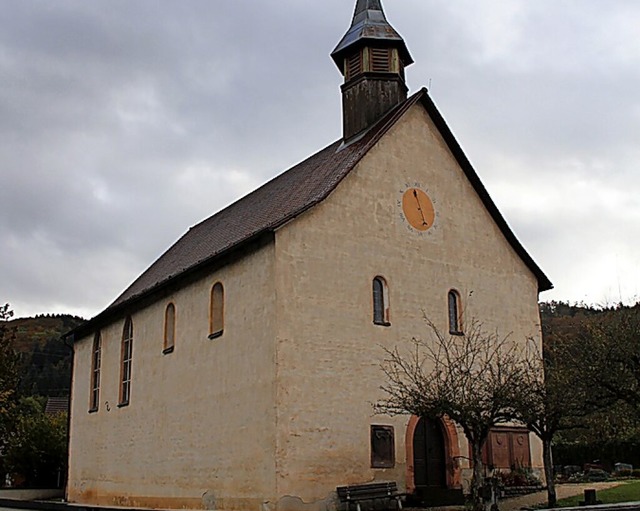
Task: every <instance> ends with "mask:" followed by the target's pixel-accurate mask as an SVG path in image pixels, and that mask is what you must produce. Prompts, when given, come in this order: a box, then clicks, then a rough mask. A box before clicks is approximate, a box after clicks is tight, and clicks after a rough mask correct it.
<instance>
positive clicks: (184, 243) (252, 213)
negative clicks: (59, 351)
mask: <svg viewBox="0 0 640 511" xmlns="http://www.w3.org/2000/svg"><path fill="white" fill-rule="evenodd" d="M417 103H422V105H423V106H424V108H425V109H426V110H427V112H428V113H429V115H430V116H431V118H432V119H433V121H434V123H435V124H436V126H437V127H438V129H439V130H440V133H441V135H442V136H443V138H444V139H445V141H446V142H447V144H448V146H449V149H450V150H451V152H452V153H453V155H454V156H455V158H456V160H457V161H458V163H459V164H460V166H461V167H462V169H463V171H464V172H465V174H466V175H467V177H468V179H469V180H470V182H471V183H472V185H473V186H474V188H475V190H476V192H477V193H478V195H479V196H480V198H481V199H482V201H483V202H484V205H485V207H486V208H487V210H488V211H489V213H490V214H491V216H492V217H493V219H494V221H495V222H496V223H497V224H498V226H499V227H500V229H501V231H502V233H503V234H504V236H505V237H506V238H507V240H508V241H509V243H510V244H511V245H512V247H513V248H514V249H515V251H516V252H517V253H518V254H519V256H520V257H521V258H522V260H523V261H524V262H525V264H526V265H527V266H528V267H529V269H530V270H531V271H532V272H533V273H534V274H535V275H536V277H537V279H538V283H539V289H540V291H544V290H547V289H551V287H552V284H551V282H550V281H549V279H548V278H547V277H546V276H545V275H544V273H543V272H542V270H541V269H540V268H539V267H538V266H537V265H536V263H535V262H534V261H533V259H531V257H530V256H529V254H528V253H527V252H526V251H525V249H524V248H523V247H522V245H521V244H520V242H519V241H518V240H517V238H516V237H515V235H514V234H513V232H512V231H511V229H510V228H509V226H508V225H507V223H506V222H505V220H504V218H503V217H502V215H501V214H500V212H499V211H498V209H497V207H496V206H495V204H494V203H493V201H492V199H491V197H490V196H489V194H488V193H487V191H486V189H485V188H484V186H483V185H482V183H481V182H480V179H479V178H478V175H477V174H476V172H475V171H474V170H473V167H472V166H471V164H470V163H469V161H468V159H467V158H466V156H465V155H464V153H463V151H462V149H461V148H460V146H459V145H458V143H457V141H456V140H455V138H454V136H453V134H452V133H451V131H450V130H449V128H448V126H447V125H446V123H445V121H444V119H443V118H442V116H441V115H440V113H439V112H438V110H437V108H436V106H435V105H434V103H433V102H432V100H431V98H430V97H429V95H428V93H427V90H426V89H422V90H420V91H419V92H417V93H416V94H414V95H413V96H411V97H410V98H408V99H407V100H406V101H404V102H403V103H401V104H400V105H398V106H397V107H395V108H394V109H393V110H391V111H390V112H389V113H388V114H387V115H386V116H385V117H384V118H382V119H381V120H380V121H379V122H378V123H377V124H376V125H375V126H373V127H372V128H371V129H370V130H369V131H367V132H366V133H365V135H364V136H363V137H362V138H361V139H359V140H356V141H354V142H352V143H350V144H349V145H347V146H344V147H343V146H342V140H338V141H337V142H334V143H333V144H331V145H330V146H328V147H326V148H324V149H322V150H321V151H320V152H318V153H316V154H314V155H313V156H311V157H309V158H308V159H306V160H305V161H303V162H301V163H299V164H298V165H296V166H295V167H293V168H291V169H289V170H287V171H286V172H284V173H282V174H280V175H279V176H277V177H276V178H274V179H272V180H271V181H269V182H268V183H266V184H265V185H263V186H261V187H260V188H258V189H257V190H255V191H254V192H252V193H250V194H249V195H246V196H245V197H243V198H241V199H240V200H238V201H237V202H235V203H233V204H231V205H230V206H228V207H227V208H225V209H223V210H222V211H220V212H218V213H216V214H215V215H213V216H211V217H210V218H208V219H206V220H204V221H203V222H201V223H199V224H197V225H195V226H194V227H192V228H191V229H189V231H188V232H187V233H186V234H185V235H184V236H182V238H180V239H179V240H178V241H177V242H176V243H175V244H174V245H173V246H172V247H171V248H169V250H167V251H166V252H165V253H164V254H163V255H162V256H160V258H159V259H158V260H157V261H155V262H154V263H153V264H152V265H151V266H150V267H149V268H148V269H147V270H146V271H145V272H144V273H143V274H142V275H140V277H138V279H136V280H135V281H134V282H133V284H131V286H129V287H128V288H127V289H126V290H125V291H124V292H123V293H122V294H121V295H120V296H119V297H118V298H117V299H116V300H115V301H114V302H113V303H112V304H111V305H110V306H109V307H108V308H107V309H106V310H105V311H103V312H102V313H101V314H99V315H98V316H96V317H95V318H93V319H92V320H90V321H88V322H87V323H85V324H83V325H81V326H80V327H79V328H78V329H76V330H75V331H74V332H73V333H76V334H77V335H84V334H86V333H88V332H90V331H91V329H94V328H99V325H101V324H102V323H105V322H107V321H109V319H110V318H112V317H115V316H117V315H119V314H121V312H122V311H123V310H124V309H125V308H127V307H128V306H129V305H132V304H133V303H134V302H136V301H137V300H139V299H141V298H143V297H146V296H149V295H150V294H152V293H154V292H155V291H159V290H160V289H163V288H164V287H165V286H166V285H168V284H169V283H172V282H174V281H175V279H176V278H177V277H183V276H185V275H186V274H188V273H191V272H194V271H197V270H199V269H201V268H202V267H203V266H206V265H208V264H210V263H212V262H213V261H216V260H217V259H218V258H220V257H221V256H222V255H226V254H227V253H228V252H229V251H230V250H232V249H235V248H237V247H238V246H241V245H242V244H243V243H245V242H248V241H250V240H253V239H255V238H256V237H257V236H259V235H260V234H264V233H266V232H270V231H274V230H275V229H277V228H278V227H280V226H282V225H284V224H285V223H286V222H288V221H290V220H291V219H293V218H295V217H296V216H298V215H300V214H301V213H303V212H304V211H306V210H308V209H309V208H312V207H313V206H315V205H316V204H318V203H319V202H321V201H322V200H324V199H325V198H326V197H327V196H328V195H329V194H330V193H331V192H332V191H333V190H334V189H335V187H336V186H337V185H338V184H339V183H340V181H342V179H344V178H345V176H346V175H347V174H348V173H349V172H350V171H351V170H352V169H353V168H354V167H355V165H356V164H357V163H358V162H359V161H360V159H361V158H362V157H363V156H364V155H365V154H366V153H367V152H368V151H369V150H370V149H371V148H372V147H373V146H374V145H375V144H376V143H377V142H378V140H380V138H381V137H382V136H383V135H384V134H385V133H386V132H387V131H388V130H389V128H390V127H391V126H393V125H394V124H395V123H396V122H397V121H398V119H400V118H401V117H402V115H403V114H404V113H405V112H406V111H407V110H408V109H409V108H410V107H411V106H412V105H414V104H417Z"/></svg>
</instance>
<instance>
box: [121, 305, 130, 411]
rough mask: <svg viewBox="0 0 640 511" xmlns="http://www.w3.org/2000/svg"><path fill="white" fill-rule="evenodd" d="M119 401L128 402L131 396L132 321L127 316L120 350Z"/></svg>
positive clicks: (124, 404)
mask: <svg viewBox="0 0 640 511" xmlns="http://www.w3.org/2000/svg"><path fill="white" fill-rule="evenodd" d="M120 359H121V365H120V403H119V406H126V405H128V404H129V399H130V398H131V363H132V359H133V321H131V318H130V317H128V318H127V319H126V320H125V322H124V328H123V329H122V346H121V351H120Z"/></svg>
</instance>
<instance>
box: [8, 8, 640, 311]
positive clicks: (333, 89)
mask: <svg viewBox="0 0 640 511" xmlns="http://www.w3.org/2000/svg"><path fill="white" fill-rule="evenodd" d="M354 4H355V0H323V1H322V2H318V1H313V0H263V1H261V2H259V1H257V0H180V1H177V0H175V1H168V0H94V1H91V2H87V1H86V0H55V1H53V0H2V6H1V7H2V8H1V9H0V303H5V302H10V303H11V305H12V307H13V309H14V310H15V312H16V315H17V316H28V315H33V314H36V313H46V312H68V313H75V314H79V315H83V316H85V317H90V316H93V315H95V314H96V313H97V312H99V311H100V310H101V309H103V308H104V307H106V306H107V305H108V304H109V303H110V302H111V301H112V300H113V299H114V298H115V297H116V296H117V295H118V294H119V293H120V292H121V291H122V290H123V289H124V288H125V287H126V286H127V285H128V284H129V283H130V282H131V281H132V280H133V279H134V278H135V277H136V276H137V275H139V274H140V273H141V272H142V271H143V270H144V269H145V268H146V267H147V266H148V265H149V264H150V263H151V262H152V261H153V260H154V259H155V258H156V257H158V256H159V255H160V254H161V253H162V252H163V251H164V250H165V249H166V248H168V247H169V246H170V245H171V244H172V243H173V242H174V241H175V240H176V239H177V238H178V237H179V236H181V235H182V234H183V233H184V232H185V230H186V229H187V228H188V227H189V226H191V225H193V224H195V223H197V222H198V221H200V220H201V219H203V218H205V217H207V216H209V215H210V214H212V213H214V212H216V211H218V210H219V209H221V208H222V207H224V206H226V205H228V204H230V203H231V202H233V201H234V200H236V199H237V198H239V197H240V196H242V195H244V194H245V193H247V192H249V191H251V190H252V189H253V188H255V187H256V186H258V185H260V184H262V183H263V182H265V181H266V180H268V179H270V178H271V177H273V176H275V175H276V174H278V173H280V172H281V171H283V170H285V169H286V168H288V167H290V166H291V165H293V164H295V163H297V162H298V161H300V160H302V159H303V158H305V157H306V156H308V155H310V154H312V153H314V152H316V151H317V150H318V149H320V148H321V147H324V146H325V145H327V144H328V143H330V142H332V141H334V140H335V139H337V138H339V136H340V131H341V116H340V94H339V85H340V83H341V76H340V74H339V72H338V70H337V69H336V68H335V66H334V64H333V62H332V61H331V59H330V58H329V56H328V54H329V53H330V52H331V50H332V49H333V48H334V46H335V44H336V43H337V42H338V40H339V39H340V38H341V36H342V35H343V34H344V32H345V31H346V29H347V28H348V25H349V23H350V19H351V15H352V12H353V6H354ZM385 9H386V12H387V16H388V18H389V20H390V21H391V23H392V24H393V25H394V26H395V28H396V29H397V30H398V31H399V32H400V33H401V34H402V35H403V36H404V38H405V40H406V41H407V44H408V46H409V49H410V51H411V52H412V55H413V57H414V59H415V61H416V64H414V65H413V66H412V67H411V68H409V69H408V73H407V79H408V83H409V86H410V89H411V91H416V90H418V89H419V88H420V87H422V86H428V87H429V89H430V91H431V95H432V97H433V99H434V100H435V102H436V104H437V105H438V107H439V108H440V110H441V112H442V114H443V115H444V117H445V119H446V120H447V121H448V123H449V126H450V127H451V128H452V130H453V132H454V133H455V134H456V136H457V138H458V141H459V142H460V144H461V145H462V147H463V148H464V149H465V151H466V153H467V156H468V157H469V159H470V160H471V162H472V163H473V164H474V166H475V168H476V170H477V172H478V173H479V175H480V177H481V178H482V179H483V181H484V183H485V185H486V187H487V188H488V190H489V192H490V193H491V195H492V197H493V198H494V200H495V201H496V203H497V204H498V207H499V208H500V209H501V210H502V212H503V214H504V216H505V217H506V219H507V221H508V222H509V223H510V225H511V226H512V227H513V229H514V231H515V233H516V235H517V236H518V237H519V238H520V240H521V241H522V242H523V244H524V245H525V247H526V248H527V249H528V251H529V252H530V254H531V255H532V256H533V257H534V259H535V260H536V261H537V263H538V264H539V265H540V266H541V267H542V268H543V270H544V271H545V272H546V273H547V275H548V276H549V277H550V279H551V280H552V281H553V282H554V284H555V289H554V290H553V291H551V292H547V293H544V294H543V295H542V296H541V299H544V300H551V299H557V300H569V301H584V302H587V303H595V304H611V303H616V302H619V301H621V300H622V301H635V300H636V299H638V298H639V297H640V199H639V197H638V194H639V192H638V191H639V190H640V168H639V167H640V41H639V36H638V34H640V2H638V0H606V1H603V0H535V1H533V0H386V2H385Z"/></svg>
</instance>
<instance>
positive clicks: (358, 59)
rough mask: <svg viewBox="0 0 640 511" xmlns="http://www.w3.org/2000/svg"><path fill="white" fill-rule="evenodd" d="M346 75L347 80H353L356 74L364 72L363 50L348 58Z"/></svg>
mask: <svg viewBox="0 0 640 511" xmlns="http://www.w3.org/2000/svg"><path fill="white" fill-rule="evenodd" d="M345 67H346V75H345V78H346V79H347V80H351V79H352V78H354V77H355V76H358V75H359V74H360V73H362V71H363V70H362V51H360V50H359V51H357V52H355V53H353V54H352V55H349V56H348V57H347V58H346V65H345Z"/></svg>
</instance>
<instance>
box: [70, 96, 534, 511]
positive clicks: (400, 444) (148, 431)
mask: <svg viewBox="0 0 640 511" xmlns="http://www.w3.org/2000/svg"><path fill="white" fill-rule="evenodd" d="M408 187H419V188H421V189H423V190H425V191H426V192H427V193H428V195H429V197H430V198H431V199H432V200H433V202H434V203H435V210H436V213H437V216H436V220H435V226H434V227H433V228H431V229H429V230H428V231H427V232H424V233H420V232H418V231H416V230H415V229H413V228H411V227H410V226H409V225H408V224H407V222H406V220H405V218H404V216H403V214H402V210H401V208H400V207H399V201H400V199H401V196H402V193H403V191H404V190H405V189H407V188H408ZM376 276H381V277H384V279H385V280H386V282H387V285H388V300H389V307H390V309H389V322H390V325H389V326H381V325H376V324H374V323H373V322H372V306H373V304H372V293H371V286H372V280H373V279H374V278H375V277H376ZM216 282H222V283H223V285H224V291H225V311H224V315H225V322H224V333H223V335H222V336H221V337H219V338H216V339H209V338H208V333H209V332H208V329H209V297H210V292H211V288H212V286H213V285H214V284H215V283H216ZM451 289H455V290H457V291H458V292H459V293H460V296H461V298H462V306H463V321H464V320H466V321H469V320H470V319H471V318H477V319H479V320H481V321H482V322H484V324H485V325H486V327H487V328H488V329H499V331H500V332H502V333H504V334H507V333H510V334H511V338H512V339H514V340H515V342H518V340H521V341H522V342H525V339H526V338H529V337H532V338H535V339H538V340H539V339H540V326H539V315H538V306H537V302H538V289H539V282H538V279H537V278H536V276H535V275H534V274H533V273H532V271H531V269H530V268H529V267H528V266H527V265H526V264H525V262H523V260H522V258H521V257H520V256H519V255H518V253H516V251H515V250H514V248H513V245H512V244H511V243H509V241H508V240H507V239H506V238H505V236H504V233H503V231H502V230H501V229H500V228H499V227H498V226H497V225H496V223H495V221H494V219H493V218H492V216H491V215H490V213H489V212H488V211H487V208H486V207H485V204H484V203H483V201H482V200H481V198H480V197H479V196H478V193H477V192H476V189H474V187H473V186H472V184H471V183H470V182H469V179H468V178H467V176H466V175H465V173H464V172H463V170H462V169H461V167H460V165H459V163H458V160H457V159H456V158H455V157H454V155H453V154H452V152H451V150H450V148H449V146H448V145H447V143H446V141H445V140H444V139H443V137H442V134H441V132H440V131H439V130H438V128H437V127H436V125H435V124H434V122H433V120H432V118H431V117H430V115H429V113H428V112H427V110H426V109H425V108H424V107H423V106H422V104H420V103H416V104H414V105H413V106H411V108H410V109H408V110H407V111H406V112H405V113H404V114H403V116H402V117H401V118H400V119H399V120H398V121H397V122H395V124H394V125H393V126H392V127H391V128H390V129H389V130H388V131H387V132H386V133H385V134H384V135H383V136H382V138H381V139H380V140H379V141H378V142H377V143H376V144H375V145H374V146H373V147H372V148H371V149H370V150H369V151H368V152H367V154H366V155H365V156H364V157H363V158H362V159H361V160H360V161H359V163H358V164H357V165H356V166H355V168H353V170H351V171H350V172H349V173H348V174H347V175H346V177H345V178H344V179H343V180H342V181H341V182H340V184H339V185H338V186H337V187H336V188H335V189H334V190H333V192H332V193H331V194H330V195H329V196H328V197H327V198H326V199H324V200H323V201H322V202H320V203H319V204H317V205H315V206H314V207H312V208H311V209H309V210H307V211H306V212H304V213H303V214H301V215H300V216H298V217H297V218H295V219H293V220H291V221H289V222H288V223H286V224H284V225H283V226H281V227H279V228H278V229H277V230H276V231H275V232H274V233H273V234H272V235H271V236H269V237H267V238H266V240H262V242H261V243H260V244H259V245H257V246H255V247H253V248H252V249H251V250H247V251H245V252H243V253H242V254H241V256H238V257H235V258H234V259H233V260H231V261H228V262H227V263H226V264H224V265H221V266H219V267H217V268H211V269H210V270H208V271H203V272H202V273H201V274H200V275H199V277H198V278H197V279H193V281H191V282H188V283H186V284H183V285H181V286H176V287H175V288H173V289H169V290H168V291H166V292H165V293H164V294H163V295H162V296H160V297H157V298H155V300H154V301H151V302H150V303H146V304H144V305H143V306H139V307H137V308H133V309H132V310H131V318H132V321H133V329H134V344H133V369H132V387H131V400H130V403H129V404H128V406H124V407H118V395H119V394H118V392H119V385H120V356H121V355H120V339H121V336H122V328H123V323H124V317H122V318H121V319H119V320H114V321H112V322H111V323H110V324H108V325H106V326H103V327H102V328H101V329H100V333H101V336H102V364H101V381H100V400H99V407H98V410H97V411H96V412H93V413H89V411H88V410H89V402H90V390H91V388H90V387H91V356H92V349H93V348H92V346H93V336H92V335H89V336H86V337H84V338H82V339H78V340H76V343H75V365H74V375H73V392H72V419H71V445H70V470H69V487H68V498H69V500H70V501H72V502H82V503H92V504H110V505H113V504H115V505H133V506H150V507H163V508H182V507H189V508H208V509H230V510H231V509H242V510H254V511H266V510H278V511H288V510H290V509H296V510H297V509H303V508H309V509H314V510H315V509H317V510H318V511H321V510H324V509H332V506H333V505H334V504H333V500H332V494H333V492H335V488H336V486H338V485H342V484H348V483H363V482H367V481H374V480H395V481H397V482H398V484H399V486H400V487H401V488H403V489H406V488H408V489H409V490H411V489H412V488H413V487H414V486H415V482H414V481H413V459H412V455H411V452H412V448H413V446H412V445H411V442H412V437H411V434H412V428H413V427H415V418H413V419H412V418H411V417H386V416H377V415H374V413H373V408H372V403H373V402H375V401H376V400H378V399H379V398H381V397H383V396H382V394H381V391H380V390H379V389H380V385H381V384H382V383H383V374H382V371H381V369H380V363H381V362H382V359H383V357H384V352H383V348H382V347H386V348H394V347H396V346H397V347H399V348H400V349H401V350H402V349H405V348H407V347H408V346H409V344H410V341H411V339H412V338H413V337H425V338H426V337H428V335H429V333H428V330H427V326H426V323H425V321H424V315H425V314H426V315H427V316H428V317H429V318H430V319H431V320H432V321H433V322H434V323H435V324H436V325H437V326H439V327H440V328H441V329H442V330H443V331H446V330H447V328H448V326H447V318H448V316H447V313H448V303H447V294H448V292H449V291H450V290H451ZM169 302H172V303H173V304H174V305H175V307H176V311H177V316H176V332H177V334H176V341H175V350H174V351H173V353H169V354H163V352H162V348H163V321H164V312H165V308H166V306H167V304H168V303H169ZM371 425H385V426H393V428H394V432H395V466H393V467H392V468H384V469H380V468H371V448H370V427H371ZM445 437H446V438H447V441H448V442H449V447H448V448H449V451H448V454H449V455H451V454H452V451H451V449H454V450H455V451H456V452H457V454H458V455H460V456H465V455H467V454H468V447H467V445H466V442H465V440H464V435H463V434H462V433H461V432H460V431H456V428H455V427H454V426H452V425H450V424H449V425H448V429H447V431H445ZM454 444H455V445H454ZM450 458H451V456H450ZM531 460H532V466H533V467H534V468H540V467H541V466H542V456H541V448H540V445H539V443H538V442H537V441H536V440H535V438H534V437H533V436H532V437H531ZM447 463H448V465H447V470H448V480H447V481H448V484H449V485H450V486H455V485H459V484H460V483H461V482H463V481H462V480H461V478H462V479H464V470H463V469H464V468H465V467H466V466H467V465H466V463H467V462H466V461H465V460H464V459H463V458H458V459H455V460H453V459H449V460H448V462H447Z"/></svg>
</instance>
